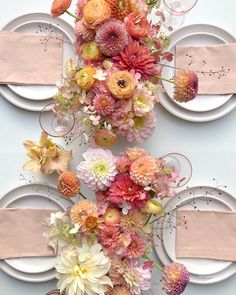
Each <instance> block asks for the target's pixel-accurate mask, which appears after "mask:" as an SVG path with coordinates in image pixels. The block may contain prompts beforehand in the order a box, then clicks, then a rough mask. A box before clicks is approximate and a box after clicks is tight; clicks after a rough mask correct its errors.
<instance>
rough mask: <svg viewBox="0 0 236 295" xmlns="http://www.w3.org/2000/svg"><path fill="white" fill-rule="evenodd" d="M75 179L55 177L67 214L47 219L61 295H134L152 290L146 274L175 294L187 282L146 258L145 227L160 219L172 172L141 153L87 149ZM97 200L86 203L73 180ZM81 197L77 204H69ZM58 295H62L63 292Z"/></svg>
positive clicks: (148, 231)
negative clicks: (67, 205) (67, 204)
mask: <svg viewBox="0 0 236 295" xmlns="http://www.w3.org/2000/svg"><path fill="white" fill-rule="evenodd" d="M83 158H84V161H82V162H81V163H79V165H78V166H77V175H76V174H75V173H74V172H70V171H67V172H64V173H63V174H61V175H60V176H59V178H58V191H59V192H60V193H61V195H62V196H63V197H64V198H68V199H70V200H71V201H72V206H71V208H68V210H67V211H66V212H55V213H52V214H51V217H50V220H48V224H49V227H50V230H49V241H50V242H49V245H50V246H51V247H53V248H54V249H59V251H58V259H57V264H56V272H57V278H58V279H59V281H58V288H59V289H60V292H61V293H62V292H65V293H66V294H68V295H80V294H101V295H102V294H107V295H110V294H112V295H113V294H115V295H124V294H125V295H138V294H141V293H143V292H144V291H146V290H148V289H150V288H151V278H152V275H151V272H152V270H153V268H154V267H157V268H158V269H160V270H161V271H162V272H163V275H162V278H161V283H162V286H163V290H164V291H165V292H166V294H169V295H180V294H182V293H183V291H184V289H185V287H186V285H187V284H188V282H189V273H188V271H187V269H186V268H185V266H184V265H182V264H178V263H172V264H171V265H169V266H166V267H164V268H163V267H162V266H160V265H158V264H157V263H155V262H154V261H152V260H151V259H150V258H149V255H150V253H151V252H152V225H153V223H154V221H155V219H157V218H160V217H162V216H164V215H165V214H167V212H165V209H164V206H163V202H162V200H163V198H166V197H174V192H173V191H171V190H170V187H169V183H170V182H173V181H176V179H177V176H178V171H174V170H172V169H171V168H170V167H169V166H167V165H165V160H164V159H163V158H154V157H152V156H150V155H149V154H148V153H147V151H145V150H143V149H141V148H127V149H126V150H125V151H124V152H123V153H121V154H120V155H118V156H114V155H113V154H112V153H111V151H110V150H104V149H101V148H90V149H88V150H87V151H86V152H85V153H84V154H83ZM81 180H82V181H84V182H85V184H86V185H87V186H88V187H89V188H91V189H92V190H93V191H94V193H95V195H96V199H95V200H94V201H92V200H88V199H86V197H85V196H84V195H82V194H81V192H80V181H81ZM78 194H80V195H81V196H82V197H83V198H84V199H83V200H79V201H75V200H72V199H71V198H72V197H74V196H76V195H78ZM63 294H64V293H63Z"/></svg>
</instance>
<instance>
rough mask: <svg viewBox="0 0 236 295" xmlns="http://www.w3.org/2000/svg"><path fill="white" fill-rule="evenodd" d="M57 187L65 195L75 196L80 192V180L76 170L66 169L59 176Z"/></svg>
mask: <svg viewBox="0 0 236 295" xmlns="http://www.w3.org/2000/svg"><path fill="white" fill-rule="evenodd" d="M57 189H58V191H59V193H61V194H62V195H63V196H65V197H69V198H70V197H74V196H76V195H78V193H79V192H80V180H79V178H78V177H77V175H76V174H75V173H74V172H71V171H65V172H63V173H62V174H61V175H60V176H59V177H58V180H57Z"/></svg>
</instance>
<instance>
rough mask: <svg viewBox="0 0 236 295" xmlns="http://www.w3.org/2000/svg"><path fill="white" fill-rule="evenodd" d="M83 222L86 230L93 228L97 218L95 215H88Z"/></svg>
mask: <svg viewBox="0 0 236 295" xmlns="http://www.w3.org/2000/svg"><path fill="white" fill-rule="evenodd" d="M84 224H85V226H86V228H87V229H88V230H94V229H96V228H97V226H98V219H97V217H95V216H89V217H87V218H86V220H85V223H84Z"/></svg>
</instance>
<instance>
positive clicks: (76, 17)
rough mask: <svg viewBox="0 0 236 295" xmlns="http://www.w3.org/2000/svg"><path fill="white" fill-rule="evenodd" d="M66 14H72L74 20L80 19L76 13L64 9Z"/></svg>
mask: <svg viewBox="0 0 236 295" xmlns="http://www.w3.org/2000/svg"><path fill="white" fill-rule="evenodd" d="M65 12H66V13H67V14H69V15H70V16H72V17H73V18H75V19H76V20H80V17H78V16H77V15H75V14H74V13H72V12H70V11H68V10H66V11H65Z"/></svg>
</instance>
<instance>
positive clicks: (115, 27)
mask: <svg viewBox="0 0 236 295" xmlns="http://www.w3.org/2000/svg"><path fill="white" fill-rule="evenodd" d="M95 40H96V43H97V45H98V47H99V49H100V50H101V52H102V53H103V54H104V55H107V56H115V55H117V54H119V53H120V51H122V50H123V49H124V47H125V46H126V44H127V43H128V33H127V31H126V29H125V25H124V24H123V23H122V22H121V21H119V20H115V19H112V20H110V21H108V22H106V23H105V24H103V25H101V27H100V28H99V29H98V30H97V33H96V37H95Z"/></svg>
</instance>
